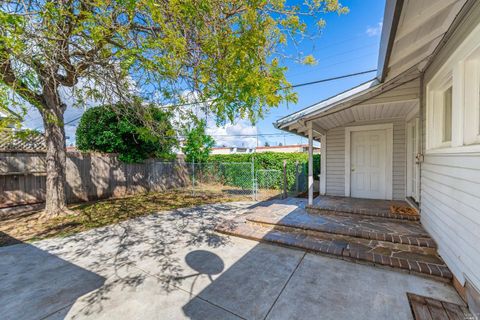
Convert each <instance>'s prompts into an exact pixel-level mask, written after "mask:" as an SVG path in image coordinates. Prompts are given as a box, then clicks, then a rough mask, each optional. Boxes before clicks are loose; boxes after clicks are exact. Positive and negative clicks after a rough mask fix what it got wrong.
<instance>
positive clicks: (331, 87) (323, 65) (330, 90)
mask: <svg viewBox="0 0 480 320" xmlns="http://www.w3.org/2000/svg"><path fill="white" fill-rule="evenodd" d="M300 1H301V0H300ZM342 3H343V4H344V5H346V6H348V7H349V9H350V12H349V13H348V14H346V15H341V16H338V15H337V14H334V13H332V14H328V15H325V16H324V19H325V20H326V23H327V24H326V27H325V29H324V30H323V31H322V34H321V36H320V37H318V38H317V39H315V41H313V42H311V41H309V42H308V43H305V45H304V46H303V47H301V49H302V51H304V53H305V54H312V55H313V56H314V57H315V59H316V60H317V61H318V63H317V64H316V65H313V66H306V65H302V64H299V63H295V62H293V61H289V62H287V63H286V66H287V67H288V71H287V80H288V81H289V82H290V83H291V84H293V85H294V84H299V83H305V82H310V81H316V80H320V79H325V78H330V77H335V76H340V75H345V74H350V73H356V72H361V71H365V70H370V69H376V67H377V62H378V61H377V60H378V51H379V45H380V36H381V31H382V30H381V29H382V18H383V13H384V6H385V1H384V0H350V1H348V0H344V1H342ZM311 22H312V23H314V21H311ZM312 48H313V50H312ZM375 75H376V73H370V74H366V75H361V76H356V77H351V78H346V79H341V80H336V81H331V82H326V83H320V84H315V85H310V86H305V87H300V88H296V89H295V92H296V93H297V95H298V102H297V103H295V104H291V103H290V104H288V105H287V104H282V105H280V106H279V107H278V108H275V109H272V110H270V112H269V113H268V114H267V115H265V117H264V118H263V119H261V120H259V121H258V122H257V124H256V125H255V126H252V125H251V124H250V122H249V121H247V120H241V119H239V120H238V121H236V122H235V123H234V124H230V125H227V126H226V127H217V126H215V124H214V123H213V122H212V123H209V125H208V127H209V128H208V131H207V133H209V134H210V135H212V136H213V138H214V139H215V140H216V144H217V146H223V145H225V146H237V147H242V146H243V147H250V148H253V147H255V146H257V144H258V145H259V146H263V145H265V143H268V144H269V145H278V144H280V143H281V144H283V145H285V144H299V143H307V141H306V139H305V138H302V137H299V136H296V135H292V134H288V133H284V132H283V131H280V130H277V129H275V128H274V126H273V123H274V122H275V121H276V120H278V119H280V118H282V117H284V116H286V115H288V114H291V113H293V112H296V111H298V110H300V109H303V108H305V107H308V106H310V105H312V104H314V103H317V102H319V101H321V100H324V99H326V98H329V97H331V96H333V95H336V94H338V93H340V92H342V91H345V90H348V89H349V88H351V87H354V86H356V85H358V84H360V83H362V82H365V81H368V80H370V79H372V78H373V77H374V76H375ZM83 111H84V110H83V109H80V108H72V107H68V108H67V110H66V112H65V123H66V125H65V132H66V135H67V145H73V144H75V130H76V126H77V124H78V120H75V121H73V120H74V119H76V118H78V117H79V116H80V115H81V114H82V113H83ZM24 125H25V127H27V128H31V129H39V130H42V129H43V127H42V120H41V117H40V115H39V114H38V112H36V111H35V110H31V111H30V112H29V113H28V115H27V117H26V120H25V123H24ZM240 135H246V136H240ZM257 135H258V139H257Z"/></svg>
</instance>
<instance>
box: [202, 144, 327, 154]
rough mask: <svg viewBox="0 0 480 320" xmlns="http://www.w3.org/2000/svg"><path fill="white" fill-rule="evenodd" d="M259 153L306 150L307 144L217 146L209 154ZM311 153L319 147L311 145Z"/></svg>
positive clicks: (316, 151) (318, 149) (318, 151)
mask: <svg viewBox="0 0 480 320" xmlns="http://www.w3.org/2000/svg"><path fill="white" fill-rule="evenodd" d="M254 152H257V153H261V152H284V153H293V152H308V144H292V145H287V146H268V147H258V148H237V147H219V148H212V152H211V154H235V153H254ZM313 153H315V154H317V153H320V147H313Z"/></svg>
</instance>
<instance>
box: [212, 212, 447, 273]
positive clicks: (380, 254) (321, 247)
mask: <svg viewBox="0 0 480 320" xmlns="http://www.w3.org/2000/svg"><path fill="white" fill-rule="evenodd" d="M216 231H217V232H220V233H223V234H227V235H231V236H236V237H241V238H246V239H250V240H256V241H262V242H269V243H273V244H278V245H284V246H289V247H295V248H298V249H302V250H307V251H309V252H313V253H321V254H328V255H332V256H335V257H340V258H344V259H348V260H354V261H360V262H366V263H372V264H374V265H378V266H388V267H392V268H394V269H398V270H406V271H410V272H413V273H417V274H420V275H427V276H433V277H436V278H438V279H442V280H451V278H452V274H451V272H450V270H449V269H448V268H447V266H446V265H445V263H444V262H443V261H442V260H441V258H440V257H438V256H437V255H436V253H435V250H434V249H432V248H424V247H418V246H411V245H404V244H394V243H390V242H386V241H376V240H366V239H360V238H354V237H348V236H340V235H334V234H329V233H321V232H315V233H312V232H311V231H308V230H304V229H296V228H291V227H283V226H278V225H262V224H256V223H252V222H249V221H247V220H246V219H245V217H241V218H237V219H235V220H229V221H225V222H224V223H222V224H220V225H218V226H217V228H216Z"/></svg>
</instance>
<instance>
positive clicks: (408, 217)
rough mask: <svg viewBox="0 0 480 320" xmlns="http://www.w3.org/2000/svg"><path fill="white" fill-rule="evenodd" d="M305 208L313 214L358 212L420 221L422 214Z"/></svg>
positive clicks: (373, 215) (311, 206) (385, 217)
mask: <svg viewBox="0 0 480 320" xmlns="http://www.w3.org/2000/svg"><path fill="white" fill-rule="evenodd" d="M305 209H306V210H307V211H308V212H309V213H313V214H322V213H323V214H349V215H352V214H357V215H363V216H369V217H377V218H384V219H394V220H407V221H420V216H410V215H403V214H396V213H387V212H375V211H359V210H358V211H357V210H353V209H352V210H349V209H341V210H340V209H332V208H321V207H318V206H315V205H307V206H306V207H305Z"/></svg>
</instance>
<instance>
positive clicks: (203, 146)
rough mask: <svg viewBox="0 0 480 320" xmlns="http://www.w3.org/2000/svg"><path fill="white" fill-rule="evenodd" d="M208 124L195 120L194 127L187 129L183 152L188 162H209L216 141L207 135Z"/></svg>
mask: <svg viewBox="0 0 480 320" xmlns="http://www.w3.org/2000/svg"><path fill="white" fill-rule="evenodd" d="M206 127H207V122H206V121H205V120H203V119H201V120H198V119H195V120H194V121H193V126H191V127H190V128H188V129H186V134H185V141H184V145H183V147H182V151H183V153H184V154H185V156H186V157H185V160H186V161H187V162H200V163H203V162H207V160H208V156H209V155H210V152H211V151H212V147H213V146H214V144H215V140H214V139H213V138H212V137H211V136H209V135H208V134H207V133H206V130H205V129H206Z"/></svg>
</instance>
